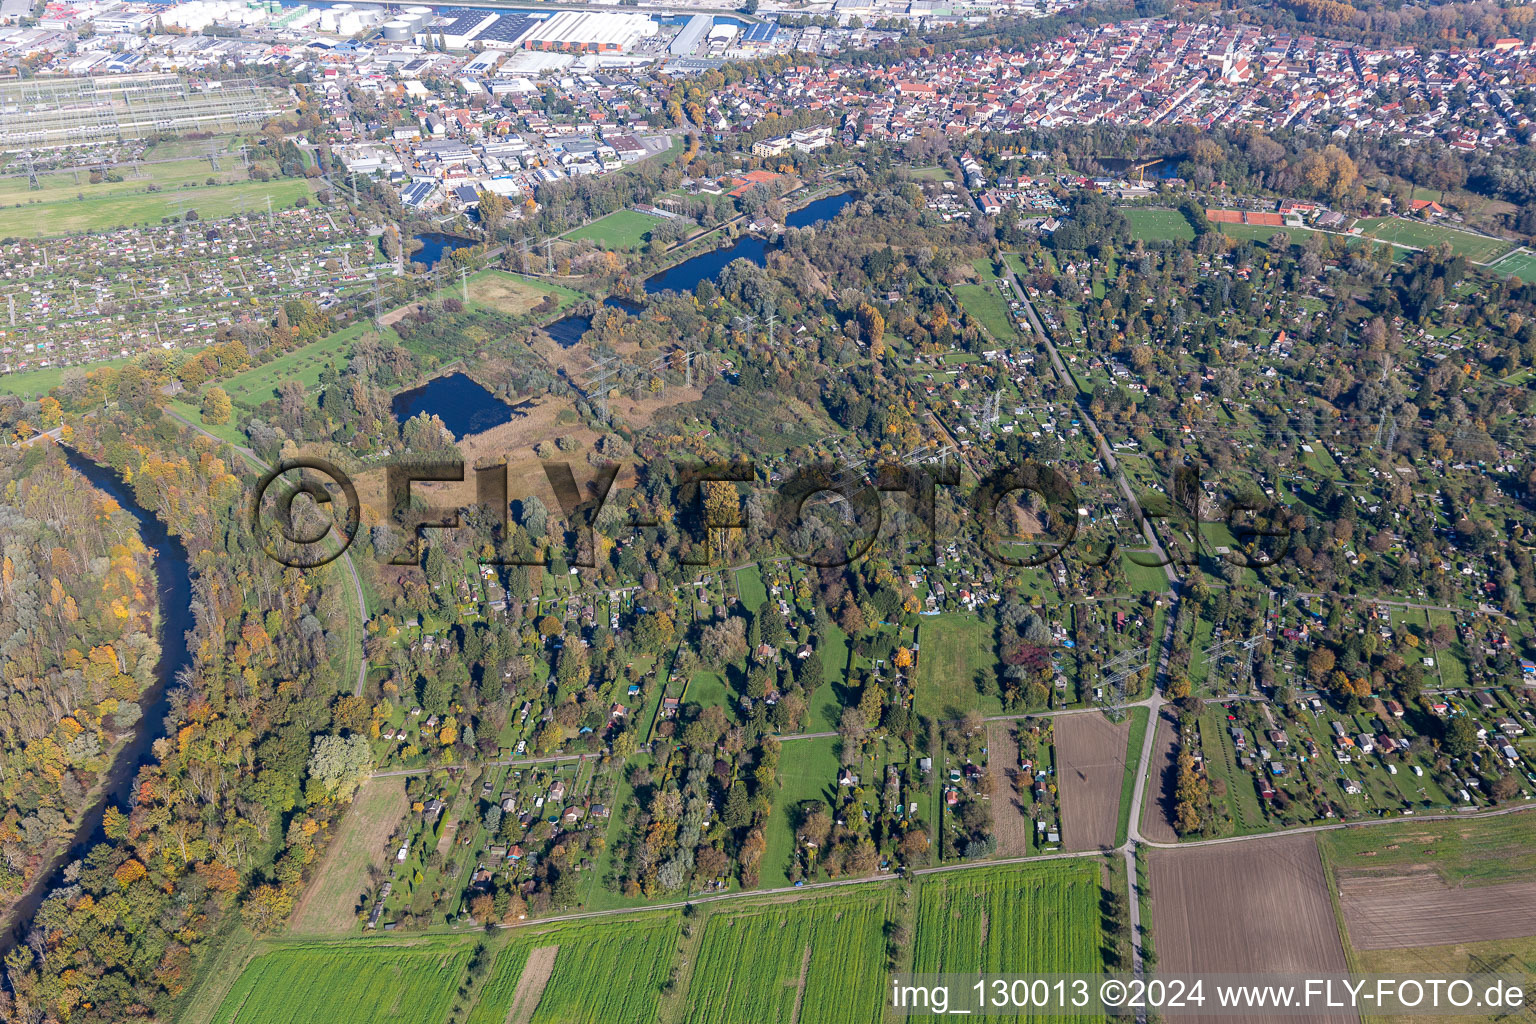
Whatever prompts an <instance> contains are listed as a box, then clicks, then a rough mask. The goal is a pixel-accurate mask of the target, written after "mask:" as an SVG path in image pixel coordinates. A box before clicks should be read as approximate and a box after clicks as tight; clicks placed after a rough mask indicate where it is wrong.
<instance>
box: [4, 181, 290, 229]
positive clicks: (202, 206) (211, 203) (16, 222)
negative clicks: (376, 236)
mask: <svg viewBox="0 0 1536 1024" xmlns="http://www.w3.org/2000/svg"><path fill="white" fill-rule="evenodd" d="M311 194H312V190H311V189H310V185H309V181H308V180H307V179H304V178H283V179H279V180H276V181H242V182H238V183H235V184H230V185H209V186H202V187H198V188H174V189H166V190H165V191H161V192H142V191H141V192H138V193H118V194H116V195H106V196H102V197H101V198H95V197H94V196H93V195H92V194H91V193H90V192H86V196H87V198H85V199H76V198H75V197H74V194H73V193H71V194H70V196H69V197H68V198H62V199H55V200H53V201H51V202H27V201H25V200H23V201H22V203H23V205H20V206H17V205H9V206H4V207H0V236H4V235H15V236H19V237H30V238H37V237H44V236H47V235H64V234H69V233H71V232H76V231H105V230H108V229H110V228H119V227H131V226H132V225H135V224H158V223H160V221H161V220H162V219H163V218H165V217H174V216H177V215H179V214H183V213H185V212H186V211H188V210H196V211H197V214H198V216H199V217H201V218H202V219H203V220H209V219H212V218H214V217H228V216H230V215H231V214H234V213H238V212H239V211H240V210H242V209H244V210H251V211H256V210H261V211H263V212H265V210H266V209H267V199H268V197H270V198H271V199H272V208H273V209H274V210H286V209H288V208H289V207H291V206H293V205H294V203H296V202H297V201H298V200H299V198H300V197H307V196H309V195H311Z"/></svg>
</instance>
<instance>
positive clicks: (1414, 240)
mask: <svg viewBox="0 0 1536 1024" xmlns="http://www.w3.org/2000/svg"><path fill="white" fill-rule="evenodd" d="M1355 226H1356V227H1358V228H1360V230H1361V231H1362V232H1364V233H1365V234H1367V235H1369V236H1370V237H1372V238H1375V239H1378V240H1379V241H1383V242H1395V243H1397V244H1398V245H1409V246H1413V247H1414V248H1415V249H1431V248H1434V247H1435V246H1437V245H1439V244H1440V243H1442V242H1447V243H1449V244H1450V247H1451V252H1452V253H1454V254H1455V255H1457V256H1465V257H1466V258H1467V259H1469V260H1472V261H1473V262H1475V263H1487V262H1488V261H1489V260H1492V259H1493V258H1495V257H1496V256H1498V255H1499V254H1500V253H1504V252H1508V251H1509V250H1510V249H1511V248H1512V246H1511V244H1510V243H1509V242H1503V241H1500V240H1499V239H1497V238H1489V237H1487V236H1486V235H1477V234H1473V233H1472V232H1470V231H1460V230H1458V229H1456V228H1451V227H1446V226H1445V225H1443V224H1431V223H1428V222H1425V221H1418V220H1405V219H1403V218H1401V217H1368V218H1366V219H1364V220H1361V221H1359V222H1358V223H1357V224H1356V225H1355Z"/></svg>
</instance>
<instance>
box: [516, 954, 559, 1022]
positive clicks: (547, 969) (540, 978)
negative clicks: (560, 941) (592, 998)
mask: <svg viewBox="0 0 1536 1024" xmlns="http://www.w3.org/2000/svg"><path fill="white" fill-rule="evenodd" d="M559 952H560V947H559V946H540V947H539V948H538V949H535V950H534V951H533V952H531V953H529V954H528V962H527V963H526V964H524V965H523V973H522V976H521V977H519V978H518V979H517V991H515V992H513V993H512V1005H511V1006H509V1007H507V1024H528V1022H529V1021H531V1020H533V1011H535V1010H537V1009H538V1008H539V1000H540V999H543V998H544V986H545V985H548V984H549V976H550V975H551V974H553V973H554V972H555V955H556V954H557V953H559Z"/></svg>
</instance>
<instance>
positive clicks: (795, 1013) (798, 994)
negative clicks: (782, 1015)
mask: <svg viewBox="0 0 1536 1024" xmlns="http://www.w3.org/2000/svg"><path fill="white" fill-rule="evenodd" d="M810 970H811V947H810V945H809V944H807V945H806V947H805V955H804V956H802V957H801V958H800V980H799V981H797V982H795V1008H794V1009H793V1010H791V1011H790V1013H789V1024H800V1006H801V1004H802V1003H804V1002H805V976H806V975H807V974H808V973H810Z"/></svg>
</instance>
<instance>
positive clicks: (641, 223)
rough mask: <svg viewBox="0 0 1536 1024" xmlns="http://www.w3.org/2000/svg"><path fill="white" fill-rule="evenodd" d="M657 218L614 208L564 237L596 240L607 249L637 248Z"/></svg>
mask: <svg viewBox="0 0 1536 1024" xmlns="http://www.w3.org/2000/svg"><path fill="white" fill-rule="evenodd" d="M658 223H660V222H659V220H658V219H657V218H655V217H652V216H650V215H649V214H645V213H639V212H637V211H635V210H615V211H614V212H613V213H610V214H608V215H607V216H606V217H599V218H598V219H597V220H595V221H593V222H592V223H590V224H583V225H582V226H581V227H579V228H577V229H576V230H575V231H570V232H567V233H566V235H565V237H566V238H569V239H571V240H572V241H576V242H581V241H590V242H596V243H597V244H598V245H601V246H603V247H605V248H608V249H638V248H640V246H641V245H643V244H645V239H646V236H647V235H649V234H650V232H651V228H653V227H655V226H656V225H657V224H658Z"/></svg>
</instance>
